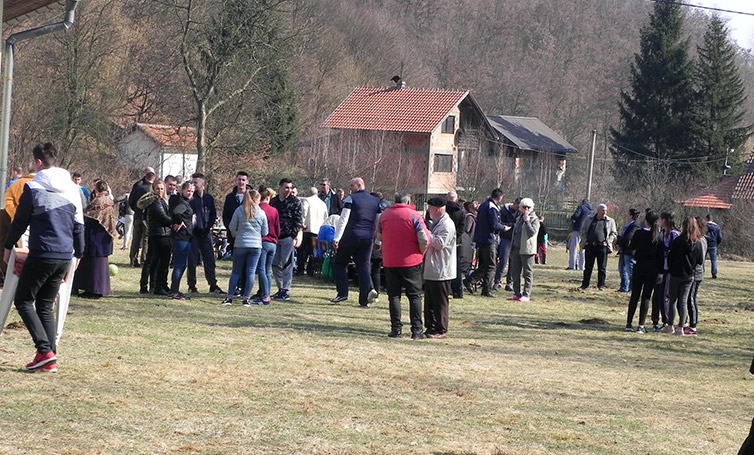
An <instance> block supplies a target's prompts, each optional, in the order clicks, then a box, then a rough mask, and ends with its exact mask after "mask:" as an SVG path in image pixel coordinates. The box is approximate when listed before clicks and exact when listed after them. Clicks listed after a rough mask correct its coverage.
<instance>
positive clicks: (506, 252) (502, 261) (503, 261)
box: [495, 239, 513, 284]
mask: <svg viewBox="0 0 754 455" xmlns="http://www.w3.org/2000/svg"><path fill="white" fill-rule="evenodd" d="M510 253H511V239H500V245H498V247H497V259H498V261H497V266H496V267H495V284H500V283H501V282H502V279H503V270H505V268H506V267H508V260H509V259H510ZM512 276H513V275H512V274H511V271H510V270H508V273H506V274H505V284H511V278H509V277H512Z"/></svg>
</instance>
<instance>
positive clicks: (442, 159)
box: [434, 155, 453, 172]
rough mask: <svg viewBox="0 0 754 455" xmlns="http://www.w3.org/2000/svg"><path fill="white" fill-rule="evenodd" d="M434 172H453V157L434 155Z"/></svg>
mask: <svg viewBox="0 0 754 455" xmlns="http://www.w3.org/2000/svg"><path fill="white" fill-rule="evenodd" d="M434 171H435V172H453V155H435V168H434Z"/></svg>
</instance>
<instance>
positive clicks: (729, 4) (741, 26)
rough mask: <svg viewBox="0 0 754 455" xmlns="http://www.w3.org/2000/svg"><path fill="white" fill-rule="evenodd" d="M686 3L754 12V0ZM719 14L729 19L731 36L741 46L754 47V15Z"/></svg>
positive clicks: (694, 0) (709, 0)
mask: <svg viewBox="0 0 754 455" xmlns="http://www.w3.org/2000/svg"><path fill="white" fill-rule="evenodd" d="M684 3H689V4H694V5H702V6H711V7H714V8H722V9H727V10H731V11H742V12H745V13H754V0H686V1H684ZM710 13H711V11H710ZM719 14H720V15H721V16H722V17H724V18H725V19H728V20H729V21H728V29H729V30H730V33H731V36H732V37H733V39H735V40H736V41H738V44H739V45H740V46H741V47H744V48H747V49H752V48H754V16H746V15H743V14H729V13H719Z"/></svg>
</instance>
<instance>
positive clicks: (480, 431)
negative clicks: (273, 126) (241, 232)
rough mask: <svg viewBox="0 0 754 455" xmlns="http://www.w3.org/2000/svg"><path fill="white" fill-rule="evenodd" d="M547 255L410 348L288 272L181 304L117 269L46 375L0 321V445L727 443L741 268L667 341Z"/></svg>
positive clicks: (744, 400)
mask: <svg viewBox="0 0 754 455" xmlns="http://www.w3.org/2000/svg"><path fill="white" fill-rule="evenodd" d="M551 258H552V260H551V262H550V265H547V266H544V267H542V266H538V267H537V268H536V269H535V286H534V295H533V297H534V300H533V301H532V302H530V303H519V302H515V303H511V302H506V301H505V300H504V299H505V297H507V296H504V295H502V294H501V296H500V298H499V299H494V300H490V299H481V298H479V297H476V296H467V297H466V298H464V299H463V300H460V301H457V300H454V301H452V303H451V333H450V337H449V338H447V339H446V340H432V341H430V340H427V341H422V342H413V341H411V340H410V339H407V338H403V339H399V340H395V339H389V338H387V337H386V334H387V332H388V331H389V316H388V312H387V308H386V302H385V300H386V299H384V298H381V303H380V304H379V305H377V306H376V307H375V308H373V309H372V310H370V311H364V310H361V309H359V308H357V307H356V303H355V301H349V302H344V303H342V304H339V305H331V304H330V303H329V301H328V300H329V298H331V297H332V295H333V292H334V291H333V286H332V285H330V284H326V283H322V282H318V281H314V280H309V279H297V280H296V282H295V285H294V289H293V290H292V296H293V303H274V304H273V305H271V306H270V307H252V308H242V307H241V306H240V305H233V306H231V307H221V306H220V305H219V303H220V300H221V298H218V297H216V296H211V295H207V294H202V295H200V296H199V297H198V298H194V299H192V300H191V301H189V302H185V303H177V302H171V301H168V300H162V299H155V298H149V297H144V296H141V295H138V294H136V293H135V292H134V291H135V290H136V289H138V286H137V280H138V277H137V271H136V270H135V269H132V268H129V267H127V266H126V265H125V264H123V266H122V267H121V273H120V275H118V277H117V279H116V280H115V281H114V288H115V289H116V296H115V297H109V298H104V299H101V300H99V301H85V300H79V299H73V301H72V305H71V314H70V316H69V319H68V322H67V324H68V325H67V327H66V332H65V334H64V337H63V341H62V343H61V346H60V350H59V357H60V362H59V367H60V373H58V374H57V375H45V376H40V375H31V374H27V373H24V372H22V371H21V370H20V368H21V367H22V365H23V364H24V363H25V362H26V361H28V359H27V358H28V357H31V354H32V348H31V344H30V341H29V339H28V334H27V332H26V331H25V330H6V331H4V332H3V334H2V336H1V337H0V384H1V388H2V392H3V393H2V394H1V395H0V429H2V434H3V438H2V442H0V454H3V455H5V454H13V455H16V454H38V453H42V452H43V451H47V452H49V450H46V449H48V448H49V447H54V450H53V451H52V453H69V454H76V453H87V454H91V453H101V454H147V453H149V454H173V453H201V454H288V453H304V454H315V453H316V454H394V453H417V454H443V453H447V454H451V453H452V454H485V455H486V454H506V455H524V454H550V453H558V454H579V455H581V454H586V453H588V454H611V455H612V454H635V453H637V452H640V453H645V452H646V453H653V454H655V453H656V454H665V453H667V454H670V453H672V454H678V453H694V454H695V455H696V454H700V453H702V454H715V455H717V454H720V453H735V451H736V450H737V446H738V445H739V444H740V442H741V441H742V440H743V437H744V436H745V434H746V431H747V430H748V423H749V420H750V415H751V413H752V409H751V406H750V404H751V397H752V386H754V382H752V380H754V377H750V375H749V374H748V372H747V371H746V369H747V367H748V361H749V359H750V344H749V342H750V337H749V336H748V335H749V334H750V333H751V331H752V328H754V327H752V320H751V312H750V311H746V310H745V309H744V308H745V307H746V306H747V305H749V306H751V300H750V295H752V290H754V289H752V287H753V286H751V285H750V283H749V282H748V280H747V278H748V277H749V276H750V274H751V272H752V271H754V267H752V266H751V265H750V264H746V263H729V262H723V263H722V266H721V271H720V278H719V279H718V280H714V281H713V280H707V281H705V282H704V283H703V285H702V287H701V291H700V292H701V296H700V301H701V305H702V307H701V319H702V321H704V322H702V323H700V336H699V337H696V338H691V337H684V338H680V337H672V336H668V335H659V334H646V335H644V336H641V335H637V334H630V333H624V332H623V326H624V324H625V312H626V306H627V299H628V297H627V296H626V295H625V294H619V293H615V292H610V290H608V291H607V292H601V293H600V292H597V291H594V292H587V293H574V292H571V291H572V289H573V288H574V287H575V285H573V283H574V282H577V281H578V277H577V274H576V273H575V272H567V271H564V270H562V268H563V267H565V255H564V253H563V252H560V251H555V252H553V253H552V254H551ZM118 261H120V262H121V263H125V262H126V258H125V256H124V255H121V254H120V253H119V255H118V256H116V257H115V262H116V263H118ZM118 265H119V266H120V265H121V264H118ZM228 265H229V264H228V263H227V262H222V263H221V267H222V270H221V273H220V276H221V277H223V278H222V279H223V280H226V279H227V275H228V269H227V267H228ZM610 267H611V271H610V272H609V274H608V277H609V279H608V288H611V289H612V290H614V289H615V288H616V285H617V281H616V280H617V273H614V272H613V270H612V268H614V267H615V263H614V262H613V261H611V263H610ZM200 273H201V272H200ZM224 284H225V282H223V285H224ZM405 313H407V309H406V310H405ZM404 317H405V318H407V314H405V315H404ZM17 319H18V316H17V315H16V314H15V312H14V313H12V316H11V321H9V322H11V323H12V322H15V321H16V320H17ZM590 321H591V322H593V321H599V322H600V323H599V324H594V323H590ZM722 321H724V322H725V323H722ZM743 334H746V336H742V335H743Z"/></svg>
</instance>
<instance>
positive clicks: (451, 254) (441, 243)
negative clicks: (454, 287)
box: [424, 197, 456, 338]
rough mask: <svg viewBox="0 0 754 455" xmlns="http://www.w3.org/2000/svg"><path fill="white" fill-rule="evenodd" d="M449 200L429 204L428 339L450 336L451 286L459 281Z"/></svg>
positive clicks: (425, 315) (438, 198)
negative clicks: (454, 280) (447, 207)
mask: <svg viewBox="0 0 754 455" xmlns="http://www.w3.org/2000/svg"><path fill="white" fill-rule="evenodd" d="M446 203H447V201H446V200H445V198H441V197H433V198H432V199H430V200H429V201H427V205H428V206H429V209H428V211H429V217H430V219H431V220H432V223H431V225H430V227H429V235H430V241H429V248H427V254H426V255H425V256H424V326H425V327H426V328H427V331H426V336H427V338H445V337H446V336H448V307H449V305H450V302H449V300H448V299H449V294H450V282H451V281H452V280H453V279H454V278H455V277H456V227H455V224H453V220H451V219H450V216H448V214H447V213H446V211H445V204H446Z"/></svg>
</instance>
